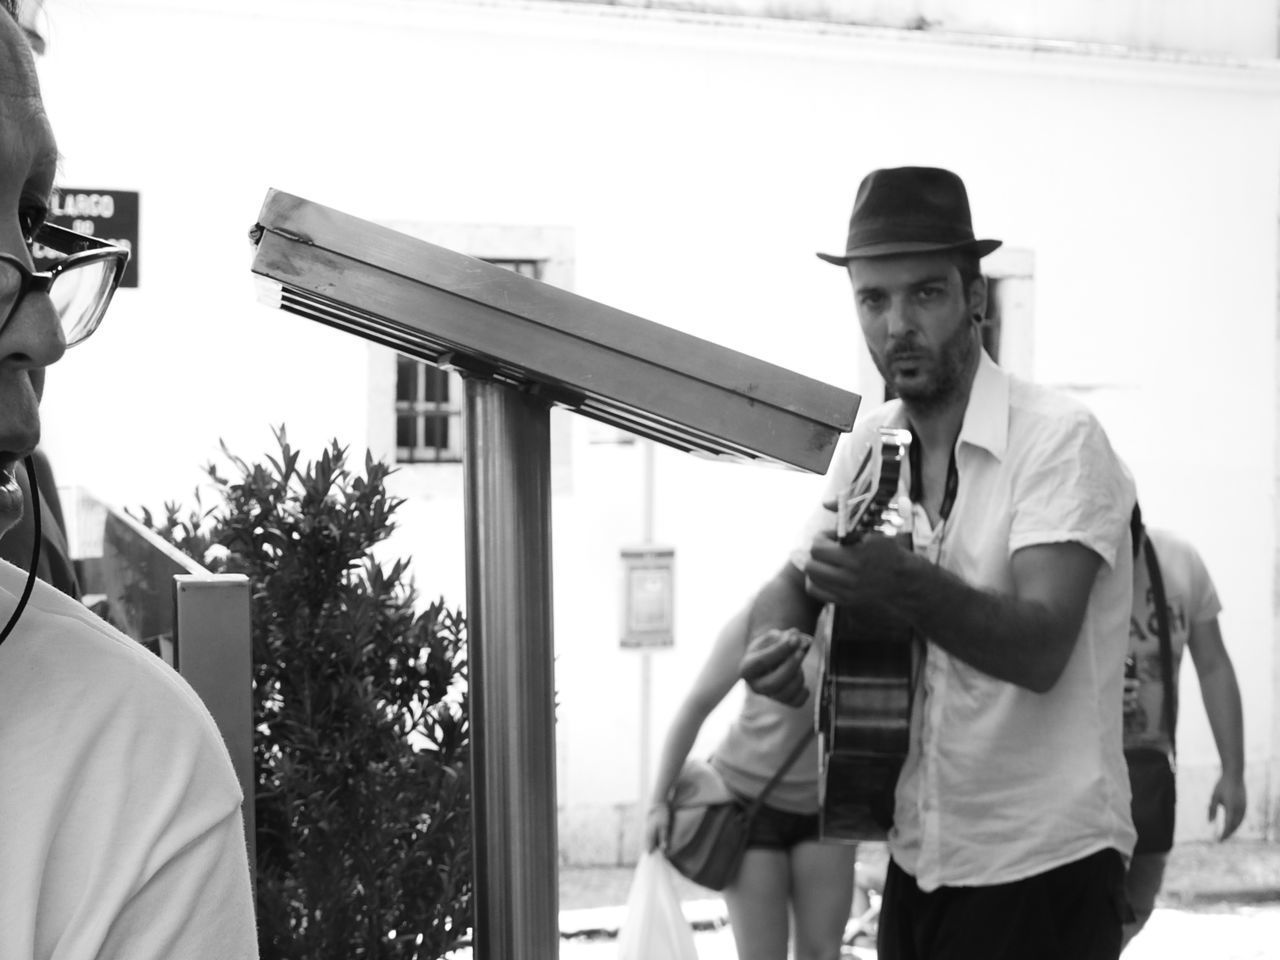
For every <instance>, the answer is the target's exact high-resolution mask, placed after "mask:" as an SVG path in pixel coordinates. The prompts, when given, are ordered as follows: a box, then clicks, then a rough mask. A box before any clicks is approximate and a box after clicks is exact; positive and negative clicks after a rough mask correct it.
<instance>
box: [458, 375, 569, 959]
mask: <svg viewBox="0 0 1280 960" xmlns="http://www.w3.org/2000/svg"><path fill="white" fill-rule="evenodd" d="M465 418H466V420H465V422H466V448H465V449H466V453H465V460H464V473H465V480H466V544H467V630H468V636H469V646H468V650H469V659H470V671H471V769H472V807H471V809H472V837H473V839H474V847H473V850H474V857H475V905H476V906H475V949H474V956H475V957H476V960H526V958H527V960H545V958H547V957H555V956H557V955H558V953H559V938H560V931H559V889H558V883H559V880H558V872H557V856H558V844H557V838H556V781H555V771H556V764H555V671H554V659H553V655H554V649H553V644H552V616H551V432H550V407H549V405H548V404H547V403H545V402H544V401H542V400H541V399H539V398H537V397H534V396H532V395H530V394H529V393H527V392H523V391H521V390H519V389H517V388H514V387H510V386H507V385H505V384H502V383H498V382H497V381H494V380H486V379H481V378H474V377H468V378H467V379H466V408H465Z"/></svg>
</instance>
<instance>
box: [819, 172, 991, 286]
mask: <svg viewBox="0 0 1280 960" xmlns="http://www.w3.org/2000/svg"><path fill="white" fill-rule="evenodd" d="M1000 243H1001V241H999V240H977V239H974V236H973V221H972V219H971V217H970V215H969V195H968V194H967V193H966V192H965V189H964V181H963V180H961V179H960V178H959V177H958V176H956V175H955V174H954V173H952V172H951V171H950V170H941V169H939V168H937V167H895V168H893V169H889V170H873V171H872V172H871V173H869V174H867V175H866V177H864V178H863V180H862V183H861V184H860V185H859V186H858V196H857V197H856V198H855V199H854V201H853V215H852V216H850V217H849V239H848V241H847V242H846V244H845V250H844V253H843V254H835V253H820V254H818V256H819V257H821V258H822V259H823V260H825V261H827V263H834V264H838V265H839V266H844V265H845V264H847V263H848V262H849V261H850V260H853V259H856V258H858V257H892V256H897V255H900V254H905V253H934V252H937V251H942V250H962V249H969V250H972V251H973V252H974V253H975V254H977V255H978V256H979V257H985V256H986V255H987V254H988V253H990V252H991V251H992V250H994V249H996V247H998V246H1000Z"/></svg>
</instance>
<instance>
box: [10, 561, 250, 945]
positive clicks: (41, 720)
mask: <svg viewBox="0 0 1280 960" xmlns="http://www.w3.org/2000/svg"><path fill="white" fill-rule="evenodd" d="M25 580H26V575H25V574H24V573H23V572H22V571H20V570H19V569H17V568H16V567H14V566H12V565H11V564H9V563H6V562H4V561H0V608H3V609H4V610H6V611H9V610H12V609H13V608H14V606H15V604H16V601H17V597H18V595H19V594H20V593H21V591H22V587H23V584H24V582H25ZM6 616H7V613H6ZM240 803H241V790H240V786H239V782H238V781H237V780H236V776H235V772H234V770H233V769H232V766H231V760H230V757H229V756H228V754H227V748H226V746H225V745H224V743H223V741H222V738H221V736H220V734H219V732H218V729H217V727H216V726H215V725H214V722H213V719H212V717H210V715H209V712H208V711H207V710H206V709H205V707H204V704H203V703H201V701H200V699H199V698H198V697H197V696H196V694H195V692H194V691H193V690H192V689H191V687H190V686H189V685H188V684H187V683H186V682H185V681H184V680H183V679H182V678H181V677H180V676H179V675H178V674H177V673H176V672H175V671H174V670H173V669H172V668H170V667H169V666H167V665H166V664H165V663H164V662H163V661H162V660H161V659H160V658H159V657H157V656H155V655H154V654H152V653H149V652H148V651H147V650H146V649H144V648H143V647H142V646H141V645H140V644H138V643H135V642H134V641H133V640H130V639H129V638H128V637H125V636H124V635H122V634H120V633H119V632H117V631H116V630H114V629H113V628H111V627H110V626H108V625H107V624H105V623H104V622H102V621H101V620H99V619H98V618H97V617H95V616H94V615H93V614H92V613H90V612H89V611H88V610H87V609H86V608H85V607H84V606H83V605H81V604H79V603H77V602H75V601H74V600H72V599H71V598H69V597H67V596H65V595H63V594H61V593H59V592H58V591H56V590H55V589H53V588H52V587H50V586H49V585H47V584H45V583H43V582H39V581H37V582H36V584H35V588H34V590H33V591H32V594H31V599H30V602H29V603H28V604H27V607H26V609H25V610H24V611H23V613H22V616H21V618H20V619H19V621H18V624H17V627H16V628H15V629H14V631H13V633H12V634H10V636H9V638H8V639H7V640H5V641H4V643H3V644H2V645H0V865H2V866H0V875H2V876H3V881H2V882H0V957H5V958H9V957H15V958H16V957H22V958H24V960H50V958H57V960H172V958H177V957H219V958H226V960H251V958H256V957H257V956H258V949H257V933H256V930H255V924H254V913H253V899H252V891H251V885H250V879H249V858H248V849H247V846H246V843H245V834H244V825H243V820H242V816H241V809H240Z"/></svg>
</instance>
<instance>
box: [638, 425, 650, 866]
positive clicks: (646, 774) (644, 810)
mask: <svg viewBox="0 0 1280 960" xmlns="http://www.w3.org/2000/svg"><path fill="white" fill-rule="evenodd" d="M640 443H641V449H642V450H643V451H644V453H643V456H644V477H643V484H642V485H643V487H644V490H643V494H642V495H643V497H644V506H643V509H642V516H643V529H642V530H641V531H640V535H641V542H642V543H644V544H645V545H646V546H647V545H649V544H651V543H653V484H654V449H653V447H654V445H653V441H652V440H641V441H640ZM652 722H653V660H652V654H651V653H650V651H649V648H648V647H646V648H645V649H644V650H642V651H640V778H639V780H640V783H639V788H640V789H639V792H640V797H639V801H638V803H637V804H636V806H637V807H638V808H639V809H638V812H639V814H640V816H639V820H640V837H641V842H642V843H643V837H644V828H645V826H646V824H647V823H648V816H649V791H650V789H651V785H650V780H651V777H650V771H651V770H652V767H653V761H652V737H651V734H650V731H649V728H650V726H651V725H652Z"/></svg>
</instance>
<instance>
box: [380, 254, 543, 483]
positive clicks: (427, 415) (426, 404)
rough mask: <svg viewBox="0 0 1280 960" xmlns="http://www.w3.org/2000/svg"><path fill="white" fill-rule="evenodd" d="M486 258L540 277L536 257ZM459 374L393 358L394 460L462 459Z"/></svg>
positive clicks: (499, 264)
mask: <svg viewBox="0 0 1280 960" xmlns="http://www.w3.org/2000/svg"><path fill="white" fill-rule="evenodd" d="M485 259H486V260H487V262H489V263H492V264H494V265H496V266H499V267H504V268H506V269H507V270H511V271H512V272H514V273H518V274H520V275H521V276H522V277H532V278H533V279H534V280H541V279H542V261H541V260H500V259H491V258H485ZM462 398H463V387H462V378H461V377H459V376H458V375H457V374H456V373H453V372H452V371H450V370H441V369H440V368H439V367H437V366H434V365H433V364H430V363H423V362H422V361H420V360H414V359H412V358H411V357H403V356H401V357H397V358H396V462H397V463H457V462H458V461H459V460H461V459H462Z"/></svg>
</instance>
